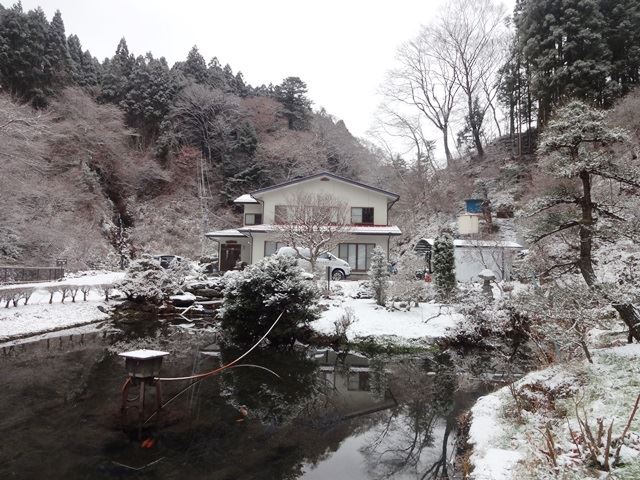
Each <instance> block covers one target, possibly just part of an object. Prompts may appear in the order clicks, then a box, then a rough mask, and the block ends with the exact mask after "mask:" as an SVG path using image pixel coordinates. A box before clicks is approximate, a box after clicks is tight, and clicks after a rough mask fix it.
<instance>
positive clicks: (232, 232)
mask: <svg viewBox="0 0 640 480" xmlns="http://www.w3.org/2000/svg"><path fill="white" fill-rule="evenodd" d="M204 235H205V237H214V238H215V237H244V235H243V234H242V233H240V231H239V230H236V229H234V228H229V229H227V230H214V231H212V232H207V233H205V234H204Z"/></svg>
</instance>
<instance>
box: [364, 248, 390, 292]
mask: <svg viewBox="0 0 640 480" xmlns="http://www.w3.org/2000/svg"><path fill="white" fill-rule="evenodd" d="M368 275H369V285H370V286H371V288H372V289H373V296H374V298H375V299H376V303H377V304H378V305H384V302H385V300H386V298H387V290H388V289H389V265H388V262H387V254H386V253H385V252H384V250H382V249H381V248H380V247H376V248H374V249H373V252H372V253H371V265H370V267H369V272H368Z"/></svg>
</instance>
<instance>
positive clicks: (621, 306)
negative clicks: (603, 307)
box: [612, 303, 640, 343]
mask: <svg viewBox="0 0 640 480" xmlns="http://www.w3.org/2000/svg"><path fill="white" fill-rule="evenodd" d="M612 307H613V308H615V309H616V312H618V315H620V318H621V319H622V321H623V322H624V323H625V325H627V327H629V336H628V338H627V341H628V342H629V343H632V342H633V340H634V339H635V341H636V342H640V313H638V310H637V309H636V307H635V306H634V305H632V304H630V303H614V304H613V305H612Z"/></svg>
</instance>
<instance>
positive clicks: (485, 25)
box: [433, 0, 507, 156]
mask: <svg viewBox="0 0 640 480" xmlns="http://www.w3.org/2000/svg"><path fill="white" fill-rule="evenodd" d="M434 28H435V32H434V34H433V35H434V37H435V38H436V39H437V40H436V41H437V43H436V44H437V45H438V48H437V49H436V51H435V53H434V54H435V55H437V56H438V58H439V59H440V61H442V62H444V63H445V64H446V65H447V66H448V67H449V69H450V70H451V71H452V72H454V78H455V84H456V85H457V86H458V87H459V88H460V90H461V91H462V93H463V95H464V98H465V104H466V105H465V107H466V111H467V113H466V117H467V118H466V120H467V124H468V128H469V130H470V133H471V136H472V140H473V144H474V146H475V148H476V150H477V152H478V155H479V156H483V155H484V148H483V146H482V127H483V122H484V118H485V115H486V114H487V112H488V110H489V109H492V110H494V109H495V106H494V105H495V97H496V93H497V86H498V82H496V76H497V72H498V69H499V67H500V66H501V65H502V64H503V62H502V60H501V59H502V58H503V57H504V56H505V55H506V53H507V51H506V49H505V41H504V39H505V36H506V32H507V29H506V22H505V11H504V7H503V6H502V5H497V4H494V3H493V2H492V1H491V0H453V1H451V2H449V3H447V7H446V9H445V10H444V12H443V13H442V15H441V16H440V18H439V20H438V21H437V22H436V24H435V27H434ZM494 116H495V112H494Z"/></svg>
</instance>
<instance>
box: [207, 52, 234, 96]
mask: <svg viewBox="0 0 640 480" xmlns="http://www.w3.org/2000/svg"><path fill="white" fill-rule="evenodd" d="M207 75H208V83H209V85H211V86H212V87H213V88H217V89H219V90H222V91H227V90H228V89H229V86H228V85H227V82H226V80H225V77H224V71H223V70H222V67H221V66H220V62H219V61H218V58H217V57H213V58H212V59H211V61H210V62H209V65H208V67H207Z"/></svg>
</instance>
